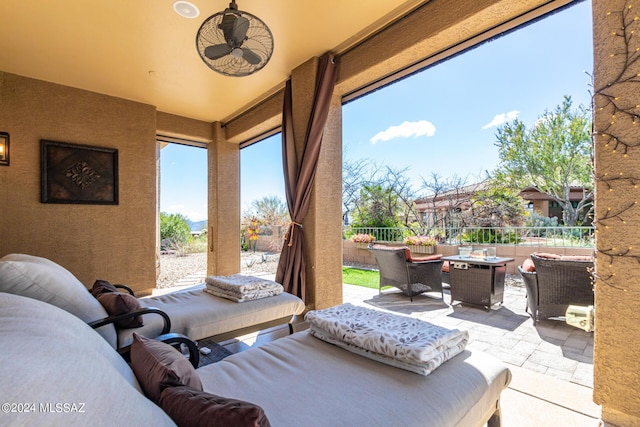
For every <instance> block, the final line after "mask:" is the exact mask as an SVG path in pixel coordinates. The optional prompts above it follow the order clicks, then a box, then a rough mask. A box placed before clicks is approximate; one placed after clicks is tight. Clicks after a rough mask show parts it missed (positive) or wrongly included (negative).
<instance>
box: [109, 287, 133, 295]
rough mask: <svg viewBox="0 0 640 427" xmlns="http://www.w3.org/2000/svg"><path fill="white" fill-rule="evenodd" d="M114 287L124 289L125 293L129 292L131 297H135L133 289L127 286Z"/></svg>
mask: <svg viewBox="0 0 640 427" xmlns="http://www.w3.org/2000/svg"><path fill="white" fill-rule="evenodd" d="M113 286H115V287H116V288H119V289H124V290H125V291H127V292H129V295H132V296H135V295H134V294H133V289H131V288H130V287H128V286H127V285H113Z"/></svg>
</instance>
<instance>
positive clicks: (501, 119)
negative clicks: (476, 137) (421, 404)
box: [482, 110, 520, 129]
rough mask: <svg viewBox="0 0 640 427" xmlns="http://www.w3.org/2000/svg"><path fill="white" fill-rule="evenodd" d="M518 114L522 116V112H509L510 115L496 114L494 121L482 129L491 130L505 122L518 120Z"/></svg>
mask: <svg viewBox="0 0 640 427" xmlns="http://www.w3.org/2000/svg"><path fill="white" fill-rule="evenodd" d="M518 114H520V111H518V110H513V111H509V112H508V113H500V114H496V115H495V117H494V118H493V120H491V121H490V122H489V123H487V124H486V125H484V126H482V129H489V128H493V127H496V126H500V125H501V124H503V123H505V122H510V121H511V120H514V119H516V118H517V117H518Z"/></svg>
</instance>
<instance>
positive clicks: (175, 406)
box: [160, 387, 271, 427]
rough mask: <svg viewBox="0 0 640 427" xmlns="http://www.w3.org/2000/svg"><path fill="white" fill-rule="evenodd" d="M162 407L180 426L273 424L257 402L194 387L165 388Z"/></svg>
mask: <svg viewBox="0 0 640 427" xmlns="http://www.w3.org/2000/svg"><path fill="white" fill-rule="evenodd" d="M160 407H161V408H162V410H163V411H164V412H166V414H167V415H169V416H170V417H171V419H172V420H173V422H175V423H176V424H177V425H178V427H182V426H185V427H187V426H188V427H214V426H220V427H270V426H271V424H270V423H269V420H268V419H267V416H266V414H265V413H264V410H263V409H262V408H261V407H259V406H257V405H254V404H253V403H249V402H245V401H242V400H236V399H229V398H226V397H221V396H216V395H214V394H210V393H207V392H204V391H200V390H196V389H193V388H191V387H170V388H165V389H164V390H163V391H162V394H161V395H160Z"/></svg>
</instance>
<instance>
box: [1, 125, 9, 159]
mask: <svg viewBox="0 0 640 427" xmlns="http://www.w3.org/2000/svg"><path fill="white" fill-rule="evenodd" d="M0 166H9V134H8V133H7V132H0Z"/></svg>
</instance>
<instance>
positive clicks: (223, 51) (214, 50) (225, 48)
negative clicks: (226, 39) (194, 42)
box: [204, 43, 231, 59]
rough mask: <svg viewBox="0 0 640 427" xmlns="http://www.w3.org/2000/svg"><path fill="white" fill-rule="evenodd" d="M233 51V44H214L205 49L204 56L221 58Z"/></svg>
mask: <svg viewBox="0 0 640 427" xmlns="http://www.w3.org/2000/svg"><path fill="white" fill-rule="evenodd" d="M230 53H231V46H229V45H228V44H226V43H225V44H214V45H213V46H208V47H206V48H205V49H204V56H206V57H207V58H209V59H220V58H222V57H223V56H225V55H228V54H230Z"/></svg>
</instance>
